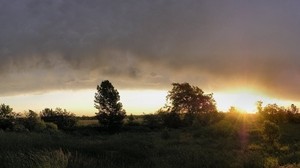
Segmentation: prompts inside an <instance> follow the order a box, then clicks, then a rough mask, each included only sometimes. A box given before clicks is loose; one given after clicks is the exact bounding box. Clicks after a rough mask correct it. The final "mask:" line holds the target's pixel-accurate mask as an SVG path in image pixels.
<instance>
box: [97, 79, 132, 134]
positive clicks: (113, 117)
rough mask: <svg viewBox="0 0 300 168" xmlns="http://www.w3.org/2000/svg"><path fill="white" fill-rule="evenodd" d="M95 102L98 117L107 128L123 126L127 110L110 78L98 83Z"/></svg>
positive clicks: (117, 128) (112, 129)
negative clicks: (124, 108)
mask: <svg viewBox="0 0 300 168" xmlns="http://www.w3.org/2000/svg"><path fill="white" fill-rule="evenodd" d="M94 103H95V108H96V109H98V113H96V116H97V119H98V121H99V123H100V124H101V125H102V126H103V127H104V128H105V129H107V130H108V131H117V130H119V129H120V128H121V127H122V125H123V120H124V118H125V116H126V112H125V110H123V106H122V103H121V102H120V96H119V92H118V91H117V90H116V89H115V88H114V86H113V85H112V84H111V83H110V82H109V81H108V80H105V81H103V82H102V83H101V84H100V85H97V92H96V93H95V100H94Z"/></svg>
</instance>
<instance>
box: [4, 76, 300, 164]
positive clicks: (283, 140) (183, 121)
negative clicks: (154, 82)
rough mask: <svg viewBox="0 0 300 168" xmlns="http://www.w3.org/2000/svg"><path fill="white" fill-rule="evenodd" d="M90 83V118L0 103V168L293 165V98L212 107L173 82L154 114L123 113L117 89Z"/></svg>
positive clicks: (297, 142)
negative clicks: (248, 110) (247, 107)
mask: <svg viewBox="0 0 300 168" xmlns="http://www.w3.org/2000/svg"><path fill="white" fill-rule="evenodd" d="M97 90H98V92H97V93H96V94H95V106H96V108H97V109H99V112H98V113H97V115H96V117H86V116H83V117H76V116H75V115H74V114H72V113H70V112H67V111H66V110H62V109H61V108H56V109H55V110H52V109H50V108H45V109H44V110H42V111H41V112H40V114H38V113H36V112H34V111H32V110H29V111H28V112H26V113H25V114H24V115H22V114H16V113H14V112H13V109H12V108H11V107H9V106H8V105H5V104H2V105H1V107H0V119H1V130H0V149H1V150H0V167H3V168H6V167H16V168H19V167H20V168H21V167H26V168H27V167H29V168H30V167H32V168H36V167H41V168H42V167H55V168H57V167H61V168H69V167H70V168H76V167H78V168H79V167H80V168H81V167H89V168H90V167H91V168H93V167H108V168H114V167H116V168H117V167H118V168H119V167H122V168H127V167H128V168H135V167H136V168H139V167H145V168H154V167H155V168H160V167H163V168H168V167H169V168H177V167H178V168H179V167H180V168H181V167H187V168H194V167H213V168H215V167H222V168H223V167H224V168H227V167H229V168H230V167H232V168H240V167H244V168H256V167H258V168H273V167H282V168H294V167H299V165H300V134H299V133H298V132H299V129H300V124H298V123H300V122H299V110H298V108H297V107H296V106H295V105H291V106H290V107H288V108H285V107H279V106H277V105H276V104H268V105H266V106H263V105H262V104H263V103H262V102H258V103H257V113H256V114H245V113H240V112H238V110H237V109H236V108H234V107H231V108H230V109H229V110H228V112H227V113H220V112H217V111H216V108H215V102H214V100H213V97H212V94H204V92H203V91H202V90H201V89H199V88H198V87H194V86H190V85H189V84H187V83H183V84H178V83H176V84H173V89H172V90H171V91H170V92H169V95H168V96H167V100H168V103H167V105H166V107H164V108H162V109H160V110H158V111H157V112H156V113H154V114H144V115H140V116H137V115H132V114H131V115H129V116H125V111H124V110H123V109H122V104H121V103H120V101H119V100H120V97H119V94H118V92H117V90H116V89H114V87H113V86H112V85H111V84H110V83H109V82H108V81H104V82H102V84H101V85H100V86H98V87H97ZM185 95H187V96H185ZM102 117H103V118H102ZM4 121H5V122H7V123H8V124H7V125H5V124H3V123H4ZM77 121H78V122H77ZM117 129H118V132H117V133H116V132H115V131H116V130H117ZM112 133H115V134H112Z"/></svg>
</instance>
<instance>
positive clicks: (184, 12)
mask: <svg viewBox="0 0 300 168" xmlns="http://www.w3.org/2000/svg"><path fill="white" fill-rule="evenodd" d="M297 5H300V4H299V2H298V1H288V2H284V1H274V2H273V3H272V4H267V3H266V2H260V1H251V2H242V1H240V2H236V1H235V2H233V1H228V2H226V3H225V2H218V3H216V2H212V1H196V0H188V1H158V0H157V1H133V0H132V1H131V0H129V1H108V0H107V1H105V0H104V1H79V0H75V1H74V0H72V1H71V0H66V1H59V0H58V1H38V0H29V1H21V0H19V1H14V2H8V1H5V0H0V23H1V24H0V58H1V61H0V77H1V78H0V95H12V94H23V93H28V92H45V91H51V90H63V89H86V88H95V87H96V85H97V84H98V83H99V82H100V81H101V80H105V79H108V80H111V81H112V82H113V83H114V85H116V86H117V87H118V88H120V89H122V88H132V89H134V88H150V89H153V88H155V89H170V84H171V83H172V82H190V83H191V84H193V85H197V86H199V87H200V88H203V89H204V90H205V89H208V90H211V91H214V90H222V89H228V88H230V87H251V88H256V89H260V90H261V91H264V92H266V93H268V94H270V95H272V96H277V97H280V98H281V97H282V98H288V99H294V100H299V99H300V96H299V95H300V87H299V85H300V75H299V72H300V66H299V61H300V56H299V47H298V45H299V44H300V17H299V16H300V12H299V11H298V9H297V8H296V6H297Z"/></svg>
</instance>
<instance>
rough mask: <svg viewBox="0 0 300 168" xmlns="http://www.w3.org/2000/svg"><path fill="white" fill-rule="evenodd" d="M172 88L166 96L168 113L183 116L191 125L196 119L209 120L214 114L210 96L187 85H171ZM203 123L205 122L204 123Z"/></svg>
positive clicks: (213, 105) (214, 110) (213, 102)
mask: <svg viewBox="0 0 300 168" xmlns="http://www.w3.org/2000/svg"><path fill="white" fill-rule="evenodd" d="M172 85H173V88H172V90H171V91H169V94H168V95H167V102H168V107H169V111H170V112H172V113H179V114H183V115H184V116H185V118H186V119H187V120H188V121H187V122H189V123H191V122H193V120H194V119H195V117H197V118H198V119H200V118H202V119H201V120H202V121H205V120H206V121H207V122H209V121H208V120H210V119H211V118H207V117H211V114H213V113H216V112H217V109H216V103H215V100H214V99H213V96H212V94H204V92H203V91H202V90H201V89H200V88H198V87H196V86H191V85H190V84H189V83H173V84H172ZM206 121H205V122H206Z"/></svg>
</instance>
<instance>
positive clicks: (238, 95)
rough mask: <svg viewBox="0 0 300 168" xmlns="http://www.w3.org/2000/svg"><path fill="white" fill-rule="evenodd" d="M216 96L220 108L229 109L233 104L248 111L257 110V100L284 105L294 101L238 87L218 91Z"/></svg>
mask: <svg viewBox="0 0 300 168" xmlns="http://www.w3.org/2000/svg"><path fill="white" fill-rule="evenodd" d="M214 98H215V100H216V102H217V107H218V110H221V111H227V110H228V109H229V108H230V107H231V106H234V107H236V108H237V109H238V110H239V111H242V112H247V113H255V112H256V103H257V101H262V102H264V104H272V103H277V104H279V105H282V106H287V105H290V104H292V103H294V102H292V101H288V100H279V99H275V98H271V97H269V96H266V95H264V94H263V93H260V92H258V91H254V90H251V89H236V90H230V91H225V92H217V93H215V94H214Z"/></svg>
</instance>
